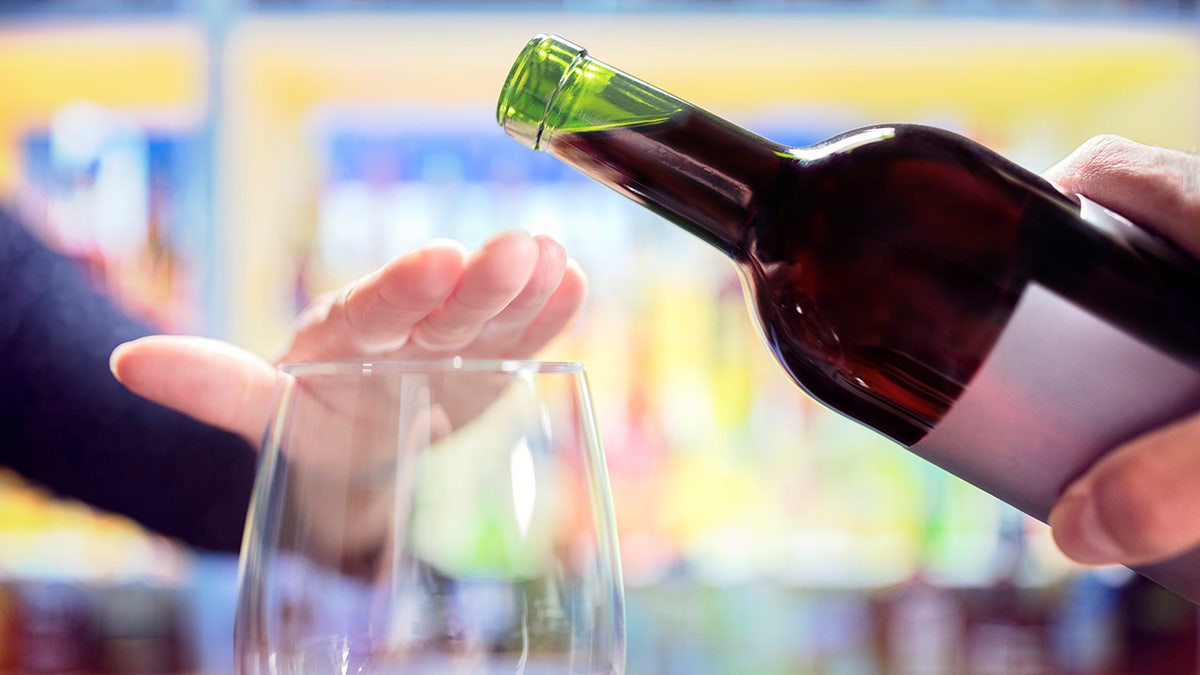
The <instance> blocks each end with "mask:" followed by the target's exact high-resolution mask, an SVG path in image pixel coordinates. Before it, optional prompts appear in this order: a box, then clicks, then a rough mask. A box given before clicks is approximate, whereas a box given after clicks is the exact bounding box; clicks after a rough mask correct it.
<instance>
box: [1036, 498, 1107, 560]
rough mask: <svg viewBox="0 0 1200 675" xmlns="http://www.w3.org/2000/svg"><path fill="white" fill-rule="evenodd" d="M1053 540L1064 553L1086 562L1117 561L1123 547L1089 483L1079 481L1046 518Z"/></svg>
mask: <svg viewBox="0 0 1200 675" xmlns="http://www.w3.org/2000/svg"><path fill="white" fill-rule="evenodd" d="M1047 522H1048V523H1049V525H1050V529H1051V533H1052V535H1053V537H1054V542H1055V544H1057V545H1058V547H1059V549H1060V550H1061V551H1062V552H1063V553H1064V554H1066V555H1067V557H1069V558H1071V559H1073V560H1075V561H1076V562H1080V563H1083V564H1086V565H1102V564H1109V563H1115V562H1117V561H1118V560H1119V559H1120V557H1121V556H1122V554H1123V550H1122V549H1121V547H1120V546H1119V545H1118V544H1117V542H1116V540H1115V539H1114V538H1113V536H1112V535H1111V534H1110V533H1109V531H1108V528H1107V526H1106V525H1105V523H1104V522H1103V520H1102V519H1101V518H1100V515H1099V512H1098V510H1097V506H1096V498H1095V495H1093V494H1092V491H1091V489H1090V486H1089V485H1088V483H1086V482H1084V481H1079V482H1077V483H1076V484H1075V485H1073V486H1071V488H1069V489H1068V490H1067V491H1066V493H1064V494H1063V497H1062V499H1060V500H1059V502H1058V503H1057V504H1056V505H1055V507H1054V509H1053V510H1052V511H1051V512H1050V517H1049V518H1048V519H1047Z"/></svg>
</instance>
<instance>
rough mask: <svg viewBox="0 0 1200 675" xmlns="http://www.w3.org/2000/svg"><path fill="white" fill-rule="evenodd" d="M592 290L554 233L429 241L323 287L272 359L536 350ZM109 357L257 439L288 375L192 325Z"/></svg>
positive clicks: (130, 380) (211, 419) (185, 407)
mask: <svg viewBox="0 0 1200 675" xmlns="http://www.w3.org/2000/svg"><path fill="white" fill-rule="evenodd" d="M586 289H587V282H586V279H585V277H584V275H583V272H582V271H581V270H580V268H579V266H578V265H576V264H575V263H574V261H571V260H570V259H569V258H568V257H567V255H566V252H565V250H564V249H563V248H562V246H561V245H560V244H559V243H558V242H556V241H554V240H552V239H550V238H548V237H543V236H531V235H529V234H527V233H524V232H520V231H510V232H503V233H500V234H498V235H496V236H495V237H493V238H492V239H490V240H489V241H487V242H486V243H485V244H484V245H483V246H481V247H480V248H479V250H477V251H475V252H474V253H470V254H468V253H467V252H466V251H465V250H464V249H463V247H462V246H460V245H458V244H457V243H454V242H448V241H433V242H430V243H429V244H426V245H425V246H423V247H421V248H419V249H417V250H414V251H411V252H409V253H407V254H404V255H401V256H399V257H397V258H396V259H394V260H392V261H391V262H390V263H388V264H387V265H385V266H384V267H382V268H380V269H379V270H377V271H375V272H374V273H372V274H369V275H367V276H365V277H363V278H361V279H359V280H357V281H355V282H354V283H352V284H350V285H349V286H347V287H345V288H343V289H341V290H339V291H336V292H332V293H327V294H325V295H322V296H320V297H318V298H316V299H315V300H314V301H313V304H312V305H311V306H310V307H308V308H307V309H306V310H305V311H304V312H303V313H302V314H301V316H300V318H299V322H298V328H297V330H296V333H295V336H294V337H293V339H292V342H291V345H290V346H289V347H288V348H287V350H286V351H285V352H284V353H283V354H282V355H281V356H280V357H279V358H278V359H276V363H289V362H291V363H294V362H310V361H332V360H383V359H416V358H449V357H453V356H461V357H463V358H487V359H522V358H530V357H532V356H534V355H535V354H536V353H537V352H538V350H540V349H541V348H542V347H544V346H545V345H546V344H547V343H549V342H550V341H551V340H552V339H553V338H554V337H556V336H557V335H559V334H560V333H562V332H563V331H565V330H566V329H567V327H568V326H569V325H570V324H571V323H572V321H573V320H574V319H575V317H576V315H577V314H578V312H579V309H580V307H581V305H582V303H583V298H584V296H585V294H586ZM110 367H111V369H112V372H113V374H114V375H115V376H116V378H117V379H118V380H119V381H120V382H121V383H122V384H124V385H125V386H126V387H127V388H128V389H130V390H131V391H133V392H134V393H136V394H139V395H140V396H143V397H145V398H147V399H150V400H152V401H155V402H157V403H160V404H162V405H165V406H167V407H170V408H174V409H176V410H179V411H180V412H183V413H185V414H188V415H190V416H192V417H194V418H196V419H198V420H200V421H202V422H205V423H208V424H211V425H213V426H216V427H220V428H222V429H225V430H228V431H232V432H234V433H237V434H239V435H241V436H243V437H244V438H246V439H247V440H248V441H249V442H250V443H251V444H254V445H257V444H258V442H259V441H260V439H261V436H262V433H263V430H264V429H265V427H266V422H267V418H268V415H269V414H270V402H271V397H272V395H273V392H274V388H275V385H276V380H277V378H279V377H281V376H282V375H281V374H280V372H279V371H278V370H277V369H276V367H275V365H274V364H273V363H272V362H270V361H267V360H266V359H263V358H260V357H259V356H256V355H255V354H253V353H251V352H248V351H246V350H243V349H240V348H238V347H235V346H233V345H230V344H228V343H225V342H221V341H217V340H213V339H208V338H200V337H192V336H167V335H155V336H150V337H146V338H141V339H139V340H134V341H132V342H127V343H125V344H122V345H120V346H118V347H117V348H116V349H115V350H113V353H112V357H111V359H110Z"/></svg>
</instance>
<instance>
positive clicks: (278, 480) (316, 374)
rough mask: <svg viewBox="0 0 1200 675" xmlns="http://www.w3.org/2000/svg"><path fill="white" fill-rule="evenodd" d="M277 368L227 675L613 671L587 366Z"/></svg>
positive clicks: (612, 558) (614, 633)
mask: <svg viewBox="0 0 1200 675" xmlns="http://www.w3.org/2000/svg"><path fill="white" fill-rule="evenodd" d="M283 373H284V375H285V377H284V378H282V383H281V385H280V387H279V391H278V392H277V403H276V410H275V414H274V418H273V420H272V421H271V424H270V426H269V428H268V430H267V433H266V436H265V439H264V442H263V447H262V457H261V459H260V468H259V475H258V482H257V485H256V487H255V492H254V495H253V498H252V502H251V508H250V515H249V518H248V522H247V526H246V534H245V539H244V541H243V545H242V559H241V560H242V562H241V565H242V566H241V570H240V575H239V576H240V579H239V583H240V597H239V602H238V613H237V622H236V629H235V649H236V663H237V669H238V673H239V674H240V675H266V674H270V675H284V674H289V675H290V674H297V675H299V674H310V673H312V674H322V675H324V674H327V673H339V674H340V673H369V674H381V673H388V674H391V673H397V674H398V673H405V674H410V673H411V674H425V673H429V674H434V673H437V674H439V675H453V674H456V673H472V674H480V675H483V674H486V675H499V674H510V673H513V674H515V673H527V674H531V675H534V674H538V673H546V674H554V675H561V674H567V673H579V674H589V675H591V674H603V675H613V674H620V673H623V672H624V657H625V635H624V598H623V591H622V585H621V572H620V566H619V556H618V552H617V544H616V536H615V529H614V524H613V516H612V506H611V501H610V496H609V490H608V478H607V473H606V470H605V464H604V457H603V451H602V448H601V444H600V439H599V436H598V434H597V431H596V425H595V421H594V419H593V412H592V406H591V401H590V396H589V392H588V386H587V380H586V376H585V372H584V368H583V366H582V365H580V364H578V363H550V362H534V361H463V360H460V359H456V360H448V361H410V362H388V363H326V364H304V365H290V366H284V367H283Z"/></svg>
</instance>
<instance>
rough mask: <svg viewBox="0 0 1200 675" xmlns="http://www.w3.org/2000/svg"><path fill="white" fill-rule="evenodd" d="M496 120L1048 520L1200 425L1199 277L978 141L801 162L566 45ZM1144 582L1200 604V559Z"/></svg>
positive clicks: (787, 353) (1161, 244) (866, 397)
mask: <svg viewBox="0 0 1200 675" xmlns="http://www.w3.org/2000/svg"><path fill="white" fill-rule="evenodd" d="M498 119H499V122H500V124H501V125H502V126H503V127H504V129H505V131H507V133H508V134H510V135H511V136H513V137H514V138H516V139H517V140H519V141H521V142H522V143H524V144H526V145H528V146H529V147H531V148H533V149H535V150H544V151H546V152H548V153H550V154H551V155H554V156H555V157H557V158H559V159H560V160H562V161H564V162H566V163H567V164H570V165H571V166H573V167H575V168H576V169H578V170H579V171H581V172H583V173H584V174H587V175H588V176H591V177H592V178H594V179H596V180H598V181H600V182H601V183H603V184H605V185H607V186H609V187H611V188H613V189H614V190H616V191H617V192H620V193H621V194H624V195H625V196H627V197H629V198H630V199H632V200H634V201H635V202H637V203H639V204H641V205H642V206H644V207H646V208H648V209H650V210H652V211H654V212H656V213H657V214H659V215H661V216H662V217H664V218H666V219H667V220H668V221H670V222H672V223H674V224H676V225H678V226H679V227H681V228H683V229H684V230H687V231H688V232H691V233H692V234H694V235H696V236H697V237H699V238H700V239H702V240H704V241H706V242H708V243H709V244H710V245H712V246H714V247H716V248H718V249H720V250H721V251H722V252H724V253H725V254H726V255H727V256H728V257H729V258H730V259H731V260H732V261H733V262H734V264H735V265H736V266H737V268H738V270H739V272H740V274H741V277H742V280H743V282H744V285H745V289H746V297H747V300H748V302H749V304H750V305H751V307H750V310H751V312H750V313H751V316H752V317H753V318H754V320H755V322H756V324H757V327H758V328H759V331H760V334H761V336H762V338H763V340H764V341H765V343H766V344H767V346H768V347H769V348H770V349H771V350H772V351H773V352H774V354H775V356H776V358H777V359H778V361H779V363H780V364H781V365H782V366H783V367H784V369H786V371H787V372H788V374H789V375H790V376H791V377H792V379H793V380H795V382H796V383H797V384H798V385H799V386H800V387H802V388H803V389H804V390H805V391H807V392H808V393H809V394H810V395H812V396H813V397H814V398H816V399H817V400H819V401H821V402H822V403H823V404H825V405H827V406H829V407H830V408H833V409H834V410H837V411H838V412H841V413H842V414H844V415H846V416H848V417H850V418H852V419H854V420H857V421H858V422H861V423H862V424H865V425H867V426H869V427H871V428H873V429H875V430H876V431H878V432H879V433H881V434H883V435H885V436H887V437H888V438H890V439H892V440H894V441H896V442H897V443H899V444H901V445H903V446H905V447H907V448H909V449H910V450H911V451H913V452H915V453H917V454H918V455H920V456H922V457H924V458H926V459H928V460H929V461H931V462H933V463H935V464H937V465H939V466H941V467H943V468H945V469H946V470H948V471H950V472H951V473H954V474H956V475H958V476H960V477H962V478H964V479H966V480H968V481H970V482H972V483H974V484H975V485H976V486H978V487H980V488H982V489H984V490H986V491H988V492H990V493H992V494H994V495H995V496H997V497H999V498H1001V499H1003V500H1004V501H1006V502H1008V503H1010V504H1012V505H1014V506H1016V507H1018V508H1020V509H1021V510H1023V511H1025V512H1026V513H1029V514H1031V515H1033V516H1035V517H1037V518H1040V519H1042V520H1045V519H1046V518H1047V516H1048V514H1049V511H1050V508H1051V507H1052V506H1053V504H1054V502H1055V501H1056V500H1057V498H1058V496H1059V495H1060V493H1061V492H1062V490H1063V489H1064V488H1065V487H1066V485H1067V484H1068V483H1069V482H1070V481H1071V480H1072V479H1073V478H1074V477H1076V476H1078V475H1079V474H1081V473H1082V472H1083V471H1084V470H1086V469H1087V468H1088V466H1090V465H1091V464H1092V463H1093V462H1094V461H1095V460H1096V459H1097V458H1098V457H1099V456H1100V455H1101V454H1103V453H1104V452H1106V451H1107V450H1109V449H1111V448H1112V447H1113V446H1115V445H1117V444H1118V443H1120V442H1122V441H1125V440H1127V439H1130V438H1132V437H1133V436H1135V435H1137V434H1139V433H1141V432H1143V431H1147V430H1149V429H1152V428H1154V427H1157V426H1160V425H1162V424H1164V423H1166V422H1169V421H1171V420H1173V419H1176V418H1178V417H1181V416H1183V415H1184V414H1186V413H1189V412H1193V411H1196V410H1198V409H1200V262H1197V261H1196V260H1195V259H1193V258H1191V257H1188V256H1187V255H1186V254H1184V253H1182V252H1181V251H1180V250H1179V249H1177V248H1175V247H1174V246H1172V245H1170V244H1169V243H1167V242H1165V241H1164V240H1161V239H1159V238H1157V237H1155V236H1153V235H1151V234H1149V233H1147V232H1146V231H1144V230H1141V229H1139V228H1137V227H1136V226H1134V225H1132V224H1131V223H1129V221H1127V220H1125V219H1123V218H1121V217H1120V216H1118V215H1116V214H1113V213H1111V212H1109V211H1107V210H1105V209H1104V208H1103V207H1101V206H1099V205H1097V204H1095V203H1092V202H1089V201H1087V200H1085V199H1082V198H1072V197H1069V196H1065V195H1062V194H1060V193H1059V192H1058V191H1056V190H1055V189H1054V188H1053V186H1051V185H1050V184H1049V183H1047V182H1046V181H1045V180H1044V179H1042V178H1040V177H1039V176H1037V175H1036V174H1034V173H1032V172H1030V171H1028V170H1026V169H1024V168H1022V167H1020V166H1018V165H1016V164H1014V163H1013V162H1011V161H1009V160H1007V159H1005V158H1003V157H1001V156H1000V155H998V154H996V153H994V152H992V151H990V150H988V149H987V148H985V147H983V146H981V145H979V144H977V143H975V142H973V141H971V140H968V139H966V138H964V137H961V136H958V135H956V134H952V133H950V132H947V131H943V130H939V129H935V128H930V127H924V126H917V125H907V124H896V125H887V126H872V127H868V128H863V129H858V130H854V131H849V132H847V133H844V134H841V135H839V136H836V137H834V138H831V139H829V140H826V141H824V142H822V143H819V144H817V145H814V146H810V147H802V148H793V147H786V146H783V145H780V144H778V143H774V142H772V141H770V140H767V139H765V138H761V137H759V136H756V135H755V134H753V133H750V132H749V131H746V130H744V129H741V128H739V127H737V126H735V125H733V124H731V123H729V122H727V121H725V120H723V119H721V118H719V117H717V116H715V115H713V114H711V113H709V112H706V111H705V110H702V109H700V108H697V107H696V106H693V105H691V104H689V103H686V102H684V101H682V100H680V99H678V98H676V97H674V96H672V95H670V94H668V93H665V92H663V91H661V90H659V89H657V88H655V87H653V86H651V85H649V84H647V83H645V82H642V81H640V80H638V79H636V78H634V77H631V76H629V75H627V74H625V73H622V72H620V71H618V70H616V69H614V68H611V67H609V66H607V65H605V64H604V63H602V62H600V61H597V60H596V59H593V58H592V57H591V56H589V55H588V53H587V52H586V51H585V50H584V49H583V48H581V47H579V46H577V45H574V44H572V43H570V42H568V41H566V40H563V39H561V38H558V37H555V36H538V37H535V38H534V39H533V40H532V41H530V42H529V43H528V44H527V45H526V47H525V49H524V51H523V52H522V53H521V54H520V56H519V57H518V59H517V62H516V63H515V64H514V66H513V68H512V70H511V72H510V73H509V76H508V80H507V82H506V83H505V85H504V89H503V91H502V93H501V97H500V102H499V107H498ZM1139 571H1140V572H1142V573H1143V574H1146V575H1147V576H1149V577H1150V578H1152V579H1154V580H1156V581H1158V582H1159V583H1160V584H1162V585H1164V586H1167V587H1168V588H1170V589H1172V590H1174V591H1176V592H1177V593H1179V594H1180V595H1183V596H1184V597H1187V598H1188V599H1190V600H1192V601H1193V602H1200V551H1198V552H1195V553H1191V554H1187V555H1185V556H1183V557H1181V558H1177V559H1175V560H1172V561H1168V562H1166V563H1163V564H1159V565H1155V566H1152V567H1147V568H1144V569H1140V570H1139Z"/></svg>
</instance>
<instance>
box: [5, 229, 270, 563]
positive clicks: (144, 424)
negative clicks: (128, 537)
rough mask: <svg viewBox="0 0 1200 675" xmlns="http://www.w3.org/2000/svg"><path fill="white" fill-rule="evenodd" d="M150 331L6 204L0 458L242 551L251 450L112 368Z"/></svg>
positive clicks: (68, 490)
mask: <svg viewBox="0 0 1200 675" xmlns="http://www.w3.org/2000/svg"><path fill="white" fill-rule="evenodd" d="M151 332H153V331H151V330H150V329H149V328H148V327H147V326H145V325H142V324H139V323H138V322H136V321H134V320H132V319H131V318H129V317H128V316H126V315H124V314H123V313H122V312H120V311H119V310H118V309H117V308H116V307H115V306H114V305H113V303H112V302H110V301H109V300H108V299H106V298H105V297H104V296H103V295H101V294H99V293H97V292H95V291H93V290H92V288H91V286H90V284H89V283H88V281H87V279H86V278H85V276H84V274H83V272H82V270H81V269H80V268H79V266H78V265H76V264H75V263H74V262H72V261H70V260H68V259H66V258H64V257H62V256H60V255H58V254H56V253H54V252H52V251H51V250H49V249H48V248H46V247H45V246H43V245H42V244H41V243H40V242H38V241H37V240H36V239H35V238H34V237H33V236H31V235H30V234H29V233H28V232H27V231H25V230H24V229H23V228H22V227H21V226H20V225H19V224H18V223H16V222H15V220H14V219H12V218H11V217H10V216H8V215H6V214H5V213H4V212H3V210H0V463H3V464H5V465H7V466H9V467H11V468H12V469H14V470H16V471H17V472H19V473H21V474H22V475H24V476H25V477H26V478H28V479H30V480H31V481H33V482H35V483H38V484H41V485H42V486H44V487H46V488H49V489H50V490H52V491H54V492H55V493H58V494H60V495H62V496H66V497H72V498H75V499H79V500H82V501H84V502H87V503H89V504H92V505H93V506H96V507H98V508H100V509H104V510H108V511H113V512H116V513H120V514H124V515H126V516H129V517H131V518H133V519H134V520H136V521H138V522H139V523H141V524H143V525H144V526H146V527H147V528H149V529H151V530H154V531H157V532H160V533H162V534H164V535H167V536H170V537H175V538H178V539H180V540H182V541H184V542H186V543H188V544H190V545H192V546H195V547H198V548H205V549H212V550H222V551H234V550H237V548H238V546H239V544H240V538H241V534H242V528H243V525H244V522H245V517H246V507H247V504H248V502H249V495H250V489H251V484H252V482H253V475H254V468H255V462H256V453H255V452H254V451H253V449H252V448H251V447H250V446H249V445H248V444H247V443H245V442H244V441H243V440H242V439H241V438H239V437H237V436H234V435H232V434H229V433H226V432H223V431H220V430H217V429H214V428H212V427H209V426H206V425H203V424H201V423H199V422H196V421H195V420H193V419H191V418H189V417H186V416H184V415H182V414H179V413H176V412H174V411H172V410H169V409H167V408H164V407H162V406H159V405H157V404H154V403H150V402H148V401H146V400H144V399H142V398H140V397H138V396H136V395H134V394H132V393H130V392H129V391H128V390H127V389H125V388H124V387H123V386H122V385H121V384H120V383H118V382H117V381H116V380H115V379H114V378H113V376H112V374H111V373H110V372H109V368H108V357H109V354H110V353H111V352H112V350H113V348H114V347H115V346H117V345H118V344H120V343H122V342H125V341H127V340H130V339H133V338H136V337H140V336H143V335H148V334H150V333H151Z"/></svg>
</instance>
